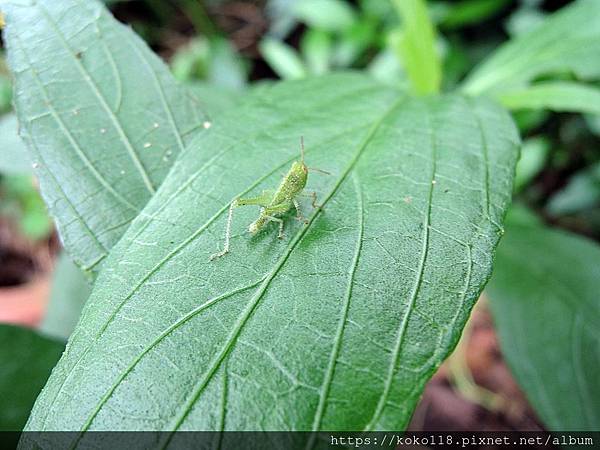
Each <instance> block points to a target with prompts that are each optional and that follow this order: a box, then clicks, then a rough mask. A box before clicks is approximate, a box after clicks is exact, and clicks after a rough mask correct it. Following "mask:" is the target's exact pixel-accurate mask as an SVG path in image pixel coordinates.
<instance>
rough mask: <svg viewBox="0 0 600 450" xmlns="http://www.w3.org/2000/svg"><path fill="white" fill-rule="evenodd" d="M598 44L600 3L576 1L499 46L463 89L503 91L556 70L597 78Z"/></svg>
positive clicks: (599, 68)
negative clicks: (528, 30) (532, 28)
mask: <svg viewBox="0 0 600 450" xmlns="http://www.w3.org/2000/svg"><path fill="white" fill-rule="evenodd" d="M599 41H600V2H598V1H596V0H579V1H577V2H575V3H573V4H571V5H569V6H566V7H564V8H562V9H560V10H559V11H558V12H556V13H555V14H552V15H551V16H549V17H548V18H547V19H546V20H544V22H543V23H542V24H541V25H540V26H538V27H536V28H535V29H534V30H532V31H530V32H528V33H525V34H523V35H519V36H518V37H517V38H515V39H512V40H510V41H509V42H508V43H506V44H504V45H503V46H502V47H500V49H499V50H498V51H496V52H495V53H494V54H492V56H491V57H489V58H488V59H486V60H485V61H484V62H483V63H482V64H481V65H480V66H479V67H477V68H475V70H474V71H473V72H472V73H471V75H470V76H469V77H468V78H467V80H466V81H465V83H464V87H463V89H464V91H465V92H467V93H468V94H471V95H478V94H482V93H490V94H495V93H501V92H502V91H507V90H513V89H515V88H517V89H518V88H523V87H525V86H526V85H527V84H528V83H529V82H531V81H533V80H534V79H535V78H537V77H539V76H540V75H548V74H554V73H557V72H558V73H564V72H567V73H573V74H575V75H576V76H577V77H578V78H580V79H583V80H585V79H591V78H598V77H600V46H599V45H598V42H599Z"/></svg>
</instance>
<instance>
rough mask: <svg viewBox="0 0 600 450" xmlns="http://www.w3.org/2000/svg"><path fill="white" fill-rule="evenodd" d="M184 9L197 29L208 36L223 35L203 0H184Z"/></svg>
mask: <svg viewBox="0 0 600 450" xmlns="http://www.w3.org/2000/svg"><path fill="white" fill-rule="evenodd" d="M182 3H183V6H182V10H183V12H184V13H185V15H186V16H187V17H188V18H189V19H190V21H191V22H192V24H193V25H194V28H195V29H196V31H197V32H198V33H200V34H204V35H205V36H206V37H208V38H213V37H218V36H220V35H221V33H220V32H219V30H218V28H217V27H216V25H215V24H214V23H213V21H212V20H211V18H210V17H209V15H208V13H207V12H206V8H205V7H204V4H203V2H202V0H183V2H182Z"/></svg>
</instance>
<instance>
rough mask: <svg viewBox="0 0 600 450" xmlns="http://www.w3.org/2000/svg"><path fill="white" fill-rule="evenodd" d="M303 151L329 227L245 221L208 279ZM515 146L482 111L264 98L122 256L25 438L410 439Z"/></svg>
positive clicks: (136, 226) (318, 84)
mask: <svg viewBox="0 0 600 450" xmlns="http://www.w3.org/2000/svg"><path fill="white" fill-rule="evenodd" d="M300 136H304V140H305V143H306V149H307V152H306V161H307V163H308V164H309V166H311V167H318V168H321V169H324V170H327V171H329V172H331V174H332V175H330V176H327V175H319V174H314V175H313V174H311V175H310V177H309V181H308V187H307V188H308V189H310V190H313V189H314V190H315V191H316V192H317V194H318V197H319V202H320V203H321V204H322V205H323V210H322V211H321V210H315V209H311V207H310V201H302V207H303V209H304V214H305V215H306V217H307V218H308V220H309V223H308V224H303V223H302V224H301V223H299V222H297V221H295V220H293V218H291V217H290V218H288V219H286V231H285V232H286V237H285V239H283V240H278V239H277V237H276V231H275V229H274V228H269V229H268V230H266V231H265V232H263V233H261V234H259V235H257V236H254V237H251V236H249V235H248V234H246V232H245V230H246V228H247V225H248V224H249V223H250V221H251V220H253V218H254V217H255V216H256V214H257V212H258V211H257V208H249V207H248V208H238V209H236V210H235V214H234V216H233V238H232V243H231V245H232V249H231V253H230V254H228V255H227V256H225V257H223V258H221V259H218V260H215V261H210V260H209V256H210V255H211V254H212V253H213V252H215V251H216V250H217V249H218V248H219V247H221V246H222V245H223V238H222V236H223V232H224V227H225V221H226V218H227V211H228V208H229V204H230V202H231V201H232V200H233V199H235V198H236V197H238V196H251V195H253V194H256V193H260V192H261V190H262V189H265V188H272V187H274V186H276V185H277V183H278V182H279V179H280V177H281V173H282V172H284V171H286V170H287V168H288V167H289V166H290V164H291V162H292V161H293V160H294V159H297V158H298V156H299V155H298V153H299V148H298V147H299V139H300ZM517 144H518V136H517V134H516V130H515V127H514V124H513V123H512V121H511V119H510V117H509V116H508V114H507V113H506V112H505V111H504V110H502V109H500V108H498V107H496V106H494V105H493V104H491V103H489V102H487V101H484V100H469V99H465V98H463V97H460V96H444V97H428V98H422V99H415V98H411V97H409V96H406V95H404V94H401V93H398V92H397V91H395V90H390V89H387V88H384V87H381V86H380V85H378V84H376V83H375V82H374V81H372V80H370V79H369V78H366V77H363V76H359V75H335V76H327V77H321V78H314V79H306V80H303V81H296V82H286V83H278V84H276V85H274V86H273V87H265V88H263V89H261V90H260V92H259V93H257V94H255V96H254V98H251V99H247V100H246V101H245V102H244V103H243V104H241V105H239V106H238V107H237V108H236V110H235V111H230V112H229V113H228V114H225V115H224V116H221V118H220V120H219V121H216V122H215V124H214V125H213V127H211V129H210V130H209V131H208V132H207V133H204V134H202V135H201V136H199V138H198V139H197V140H196V141H195V143H194V145H192V146H191V147H190V148H189V151H186V152H185V153H184V154H183V155H182V156H181V157H180V159H179V160H178V162H177V164H176V165H175V166H174V167H173V170H172V171H171V173H170V174H169V176H168V177H167V180H166V181H165V183H164V184H163V185H162V186H161V189H160V190H159V192H158V193H157V194H156V195H155V197H153V199H152V200H151V201H150V203H149V204H148V206H147V207H146V208H145V210H144V212H143V214H141V215H140V216H139V217H138V219H136V220H135V222H134V223H133V224H132V226H131V227H130V228H129V230H128V231H127V233H126V235H125V236H124V237H123V239H122V240H121V241H120V242H119V244H117V246H116V247H115V248H114V249H113V251H112V252H111V255H110V256H109V259H108V260H107V262H106V265H105V266H104V270H103V271H102V272H101V274H100V276H99V278H98V280H97V281H96V284H95V287H94V290H93V293H92V295H91V297H90V299H89V300H88V303H87V304H86V308H85V310H84V313H83V317H82V319H81V321H80V323H79V325H78V327H77V329H76V330H75V332H74V334H73V335H72V337H71V341H70V345H69V350H68V351H67V353H66V355H65V357H64V358H63V359H62V361H61V362H60V364H59V365H58V366H57V369H56V370H55V372H54V374H53V376H52V379H51V380H50V381H49V383H48V385H47V386H46V389H45V390H44V393H43V394H42V395H41V396H40V398H39V400H38V402H37V405H36V408H35V411H34V412H33V415H32V417H31V419H30V421H29V425H28V429H30V430H40V429H45V430H52V429H71V430H82V429H90V430H92V429H158V430H192V429H195V430H202V429H221V428H225V429H237V430H259V429H262V430H312V429H324V430H333V429H349V430H357V429H358V430H360V429H396V430H398V429H401V428H403V427H405V426H406V424H407V423H408V420H409V419H410V416H411V413H412V410H413V408H414V406H415V404H416V402H417V400H418V399H419V396H420V393H421V391H422V388H423V386H424V384H425V382H426V381H427V379H428V378H429V377H430V376H431V375H432V374H433V373H434V371H435V370H436V368H437V367H438V366H439V365H440V364H441V362H442V360H443V359H444V358H445V357H446V356H447V354H448V353H449V352H450V351H451V349H452V348H453V347H454V345H455V344H456V342H457V340H458V338H459V336H460V332H461V329H462V327H463V325H464V323H465V321H466V320H467V318H468V315H469V311H470V309H471V307H472V306H473V304H474V302H475V301H476V299H477V297H478V295H479V293H480V291H481V289H482V287H483V284H484V283H485V281H486V280H487V277H488V275H489V273H490V270H491V264H492V254H493V250H494V247H495V245H496V243H497V242H498V239H499V235H500V232H501V231H500V227H501V222H502V217H503V214H504V211H505V208H506V206H507V203H508V202H509V199H510V194H511V189H512V174H513V172H514V166H515V160H516V158H517ZM75 393H78V395H77V396H74V394H75ZM81 395H84V396H85V401H81ZM166 436H167V437H168V435H166ZM83 439H84V440H85V439H86V437H85V436H84V437H83ZM82 443H83V441H82Z"/></svg>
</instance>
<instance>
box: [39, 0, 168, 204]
mask: <svg viewBox="0 0 600 450" xmlns="http://www.w3.org/2000/svg"><path fill="white" fill-rule="evenodd" d="M79 3H81V2H79ZM34 4H35V5H36V6H37V8H38V9H39V10H40V12H41V13H42V15H43V16H44V17H45V18H46V20H47V21H48V24H49V25H50V26H51V27H52V28H53V29H54V31H55V33H56V35H57V36H58V38H59V40H60V42H61V44H62V46H63V48H64V49H65V50H66V51H67V53H68V54H69V57H70V59H71V60H72V61H73V62H74V63H75V66H76V67H77V70H79V73H80V74H81V76H82V77H83V79H84V80H85V81H86V83H87V84H88V86H89V87H90V89H91V90H92V92H93V93H94V96H95V97H96V98H97V99H98V101H99V102H100V105H101V106H102V108H103V109H104V111H105V112H106V114H107V115H108V117H109V119H110V121H111V123H112V124H113V126H114V127H115V130H116V131H117V134H118V135H119V138H120V139H121V142H122V143H123V145H124V146H125V149H126V150H127V153H128V154H129V157H130V158H131V160H132V161H133V164H134V165H135V167H136V169H137V170H138V172H139V174H140V176H141V177H142V180H143V182H144V185H145V186H146V189H147V190H148V192H149V193H150V194H154V192H156V188H155V187H154V184H153V183H152V180H151V179H150V176H149V175H148V171H147V170H146V168H145V167H144V165H143V163H142V161H141V160H140V157H139V155H138V154H137V152H136V151H135V149H134V148H133V145H132V144H131V140H130V139H129V137H128V136H127V134H126V133H125V130H124V129H123V126H122V125H121V122H120V121H119V119H118V118H117V116H116V115H115V113H114V112H113V110H112V109H111V108H110V106H109V105H108V103H107V102H106V99H105V98H104V95H103V94H102V93H101V92H100V89H98V86H97V85H96V83H95V81H94V80H93V78H92V77H91V75H90V74H89V72H88V70H87V69H86V68H85V66H84V65H83V64H82V63H81V61H80V60H79V59H78V58H77V57H76V56H75V52H74V51H73V49H72V48H71V46H70V45H69V43H68V42H67V40H66V39H65V37H64V35H63V33H62V31H61V29H60V28H59V27H58V25H57V24H56V21H55V20H54V18H53V17H52V16H51V15H50V14H49V13H48V11H47V10H46V9H45V8H44V7H43V6H42V5H41V4H40V3H39V2H38V1H35V2H34Z"/></svg>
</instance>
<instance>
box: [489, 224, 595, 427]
mask: <svg viewBox="0 0 600 450" xmlns="http://www.w3.org/2000/svg"><path fill="white" fill-rule="evenodd" d="M549 255H550V256H551V257H549ZM598 261H600V248H599V247H598V245H597V244H596V243H594V242H592V241H589V240H587V239H583V238H581V237H577V236H575V235H573V234H570V233H566V232H561V231H555V230H551V229H547V228H544V227H542V226H531V225H530V226H523V225H517V224H513V223H511V222H509V224H508V226H507V233H506V237H505V238H504V239H503V241H502V243H501V245H500V246H499V248H498V253H497V256H496V262H495V266H494V276H493V277H492V279H491V281H490V283H489V285H488V288H487V290H486V292H488V294H489V296H490V298H491V302H490V304H491V306H492V311H493V314H494V321H495V323H496V328H497V330H498V332H499V335H500V343H501V346H502V352H503V354H504V357H505V358H506V360H507V361H508V364H509V366H510V367H511V370H512V373H513V374H514V376H515V378H516V379H517V381H518V383H519V385H520V386H521V388H522V389H523V390H524V391H525V394H526V395H527V398H528V399H529V401H530V402H531V404H532V405H533V407H534V408H535V410H536V412H537V414H538V415H539V417H540V419H542V421H543V422H544V425H546V427H548V429H550V430H554V431H558V430H573V431H576V430H580V431H584V430H590V431H593V430H597V429H598V424H599V423H600V386H599V385H598V382H597V380H598V377H599V376H600V364H599V363H598V361H600V359H599V354H598V349H600V333H599V332H598V323H599V322H600V303H598V292H600V266H599V265H598Z"/></svg>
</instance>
